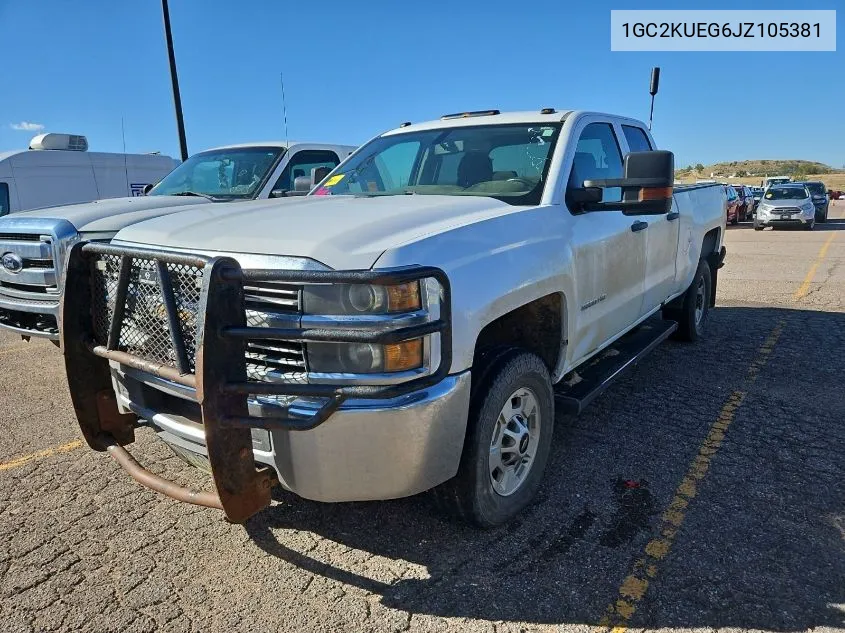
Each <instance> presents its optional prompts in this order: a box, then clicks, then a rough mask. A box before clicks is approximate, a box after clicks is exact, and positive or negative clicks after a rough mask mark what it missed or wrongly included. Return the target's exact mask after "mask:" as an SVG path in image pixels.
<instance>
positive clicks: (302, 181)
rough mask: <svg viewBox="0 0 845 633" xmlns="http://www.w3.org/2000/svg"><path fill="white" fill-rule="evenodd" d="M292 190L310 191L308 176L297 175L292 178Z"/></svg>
mask: <svg viewBox="0 0 845 633" xmlns="http://www.w3.org/2000/svg"><path fill="white" fill-rule="evenodd" d="M293 190H294V191H297V192H299V191H304V192H305V193H308V192H309V191H311V179H310V178H309V177H308V176H297V177H296V178H294V179H293Z"/></svg>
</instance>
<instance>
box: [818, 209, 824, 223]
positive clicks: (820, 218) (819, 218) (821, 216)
mask: <svg viewBox="0 0 845 633" xmlns="http://www.w3.org/2000/svg"><path fill="white" fill-rule="evenodd" d="M816 222H818V223H819V224H824V223H825V222H827V209H825V211H824V214H823V215H820V216H817V217H816Z"/></svg>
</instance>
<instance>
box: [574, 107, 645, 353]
mask: <svg viewBox="0 0 845 633" xmlns="http://www.w3.org/2000/svg"><path fill="white" fill-rule="evenodd" d="M585 123H586V125H584V127H583V128H582V129H581V131H580V134H579V135H578V142H577V144H576V148H575V154H574V158H573V160H572V165H571V168H570V173H569V180H568V185H567V193H566V205H567V207H568V209H569V212H570V213H572V214H573V216H574V217H573V223H572V237H571V248H572V256H573V268H574V275H573V282H574V287H575V301H574V302H573V303H574V305H573V306H572V308H571V309H572V310H573V311H574V314H575V318H574V327H575V331H574V332H573V333H572V334H573V335H572V336H570V337H569V340H570V351H569V354H568V356H569V361H570V362H571V363H577V362H578V361H580V360H581V359H582V358H584V357H585V356H587V355H588V354H590V353H591V352H593V351H595V350H597V349H598V348H600V347H602V346H603V345H604V344H605V343H607V342H609V341H610V340H611V339H613V338H615V337H616V336H617V335H618V334H620V333H621V332H623V331H625V330H627V329H628V328H630V327H631V326H632V325H634V323H635V322H636V321H637V319H638V318H639V316H640V311H641V307H642V292H643V278H644V275H645V266H646V261H645V248H646V235H645V234H646V231H644V230H643V229H642V225H643V223H642V222H641V221H640V219H639V218H637V217H633V216H626V215H624V214H623V213H622V211H590V212H581V211H578V208H577V205H575V204H574V203H573V199H574V196H573V192H574V191H576V190H578V189H580V188H583V186H584V181H585V180H598V179H608V178H622V176H623V169H622V149H621V145H620V143H619V139H618V138H617V133H616V130H615V129H614V126H613V125H612V124H611V123H609V122H607V121H602V120H600V119H596V118H595V117H590V118H587V119H586V120H585ZM576 134H578V132H576ZM621 199H622V191H621V189H618V188H611V189H605V190H604V193H603V200H604V201H609V202H612V201H619V200H621Z"/></svg>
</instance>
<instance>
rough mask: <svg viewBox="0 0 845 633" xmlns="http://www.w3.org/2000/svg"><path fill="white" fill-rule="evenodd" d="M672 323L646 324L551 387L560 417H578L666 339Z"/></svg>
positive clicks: (648, 322) (652, 322) (672, 326)
mask: <svg viewBox="0 0 845 633" xmlns="http://www.w3.org/2000/svg"><path fill="white" fill-rule="evenodd" d="M677 329H678V324H677V323H676V322H675V321H660V320H654V321H651V320H649V321H646V322H645V323H643V324H642V325H641V326H639V327H638V328H637V329H636V330H634V331H633V332H631V333H630V334H626V335H625V336H623V337H622V338H620V339H619V340H618V341H616V342H615V343H614V344H613V345H611V346H610V347H608V348H607V349H605V350H604V351H602V352H600V353H599V354H598V355H597V356H596V357H595V358H594V359H593V360H590V361H588V362H587V363H586V364H584V365H581V366H580V367H578V368H577V369H576V370H575V372H574V375H573V378H572V379H570V380H568V381H567V380H561V381H560V382H559V383H558V384H557V385H555V403H556V404H557V406H558V408H559V410H562V411H563V412H564V413H571V414H574V415H578V414H579V413H581V412H582V411H583V410H584V409H586V408H587V405H589V404H590V403H591V402H592V401H593V400H594V399H595V398H596V396H598V395H599V394H600V393H601V392H603V391H604V390H605V389H607V388H608V387H609V386H610V385H611V383H612V382H613V381H614V380H616V379H617V378H618V377H619V376H620V375H622V373H623V372H624V371H625V370H626V369H628V368H629V367H633V366H634V365H636V364H637V363H638V362H639V361H640V360H642V358H643V357H644V356H646V355H647V354H648V353H649V352H650V351H651V350H653V349H654V348H655V347H657V346H658V345H660V343H662V342H663V341H665V340H666V339H667V338H669V335H670V334H672V332H674V331H675V330H677Z"/></svg>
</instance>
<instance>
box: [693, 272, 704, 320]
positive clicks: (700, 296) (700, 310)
mask: <svg viewBox="0 0 845 633" xmlns="http://www.w3.org/2000/svg"><path fill="white" fill-rule="evenodd" d="M706 288H707V286H706V284H705V283H704V277H702V278H701V279H699V280H698V286H697V287H696V289H695V324H696V325H701V320H702V319H703V318H704V305H705V298H706V292H705V290H706Z"/></svg>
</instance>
